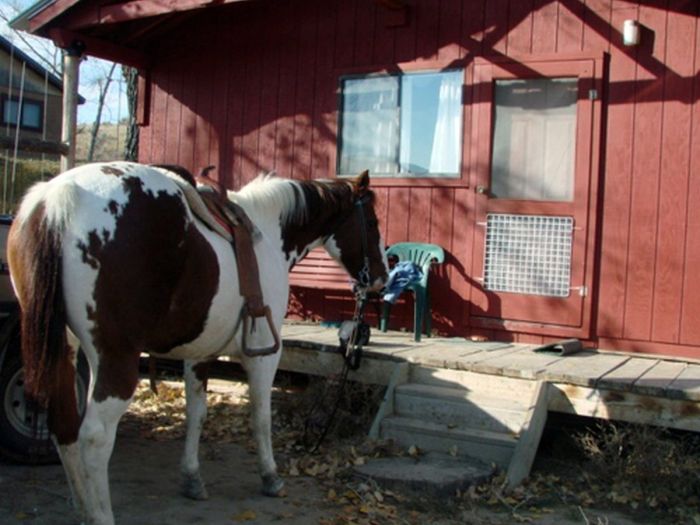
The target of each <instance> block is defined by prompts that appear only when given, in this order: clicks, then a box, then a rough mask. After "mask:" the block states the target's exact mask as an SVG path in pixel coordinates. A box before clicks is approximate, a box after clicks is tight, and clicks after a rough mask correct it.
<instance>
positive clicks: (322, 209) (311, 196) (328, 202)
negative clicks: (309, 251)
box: [282, 180, 354, 260]
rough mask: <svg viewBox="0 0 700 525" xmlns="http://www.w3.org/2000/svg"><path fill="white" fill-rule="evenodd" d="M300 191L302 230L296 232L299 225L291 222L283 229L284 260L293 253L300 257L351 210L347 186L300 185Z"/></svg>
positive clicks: (350, 197) (335, 183)
mask: <svg viewBox="0 0 700 525" xmlns="http://www.w3.org/2000/svg"><path fill="white" fill-rule="evenodd" d="M299 187H300V188H301V191H302V192H303V193H304V199H305V200H306V205H307V216H306V220H305V221H304V224H303V226H305V228H299V226H302V224H300V223H299V222H297V221H294V220H292V221H290V222H289V223H288V224H285V225H283V226H282V240H283V244H282V249H283V250H284V252H285V255H286V256H287V260H289V258H290V256H291V253H292V252H294V251H296V253H301V252H302V250H303V249H304V248H305V247H306V246H308V245H309V244H310V243H311V242H313V241H314V240H315V239H318V238H319V237H323V236H327V235H331V234H332V233H333V231H334V229H335V228H334V227H335V226H337V225H338V224H339V222H340V220H341V219H342V218H343V217H345V216H349V215H350V213H351V212H352V210H353V208H354V204H353V200H352V186H351V185H350V184H349V183H348V182H345V181H333V182H319V181H314V180H311V181H299ZM300 199H301V197H300ZM313 226H316V227H315V228H314V227H313Z"/></svg>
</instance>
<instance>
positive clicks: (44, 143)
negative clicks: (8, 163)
mask: <svg viewBox="0 0 700 525" xmlns="http://www.w3.org/2000/svg"><path fill="white" fill-rule="evenodd" d="M14 147H15V139H14V137H3V136H0V149H14ZM17 149H18V150H19V151H31V152H33V153H48V154H49V155H65V154H66V153H68V144H64V143H63V142H55V141H49V140H41V139H31V138H20V139H19V141H18V143H17Z"/></svg>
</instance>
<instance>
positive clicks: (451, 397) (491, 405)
mask: <svg viewBox="0 0 700 525" xmlns="http://www.w3.org/2000/svg"><path fill="white" fill-rule="evenodd" d="M394 395H395V398H394V413H395V415H398V416H403V417H408V418H414V419H421V420H425V421H430V422H433V423H438V424H443V425H447V426H448V427H450V428H454V427H461V428H467V427H468V428H472V429H477V430H488V431H492V432H505V433H513V434H517V433H518V432H520V429H521V428H522V425H523V423H524V421H525V416H526V411H527V409H528V406H527V404H528V403H527V402H528V400H527V399H523V398H522V397H494V396H489V395H485V394H483V393H482V392H480V391H475V390H466V389H461V388H448V387H441V386H433V385H425V384H417V383H407V384H404V385H400V386H398V387H396V390H395V394H394Z"/></svg>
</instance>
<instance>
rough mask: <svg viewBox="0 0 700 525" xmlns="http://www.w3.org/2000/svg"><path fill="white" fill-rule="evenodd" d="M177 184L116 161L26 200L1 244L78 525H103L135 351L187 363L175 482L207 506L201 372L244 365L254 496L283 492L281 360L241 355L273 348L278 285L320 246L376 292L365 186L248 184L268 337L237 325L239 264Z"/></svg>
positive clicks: (280, 302)
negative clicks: (79, 378) (84, 366)
mask: <svg viewBox="0 0 700 525" xmlns="http://www.w3.org/2000/svg"><path fill="white" fill-rule="evenodd" d="M174 172H178V173H181V174H182V171H181V170H177V169H173V170H168V169H165V168H162V167H161V168H155V167H149V166H145V165H140V164H135V163H127V162H113V163H103V164H92V165H86V166H81V167H79V168H75V169H72V170H70V171H68V172H66V173H64V174H62V175H60V176H58V177H56V178H54V179H52V180H51V181H48V182H42V183H39V184H37V185H36V186H34V187H33V188H32V189H31V190H30V191H29V192H28V194H27V195H26V196H25V198H24V200H23V202H22V205H21V207H20V210H19V213H18V215H17V218H16V220H15V222H14V224H13V226H12V230H11V232H10V237H9V240H8V258H9V263H10V271H11V276H12V281H13V284H14V287H15V291H16V293H17V296H18V298H19V302H20V306H21V309H22V355H23V359H24V373H25V388H26V391H27V394H28V396H29V397H30V398H32V399H34V400H36V401H37V402H38V404H39V406H40V407H43V408H45V409H46V410H47V412H48V425H49V428H50V430H51V432H52V434H53V435H54V437H55V441H56V443H57V445H58V449H59V452H60V456H61V460H62V462H63V465H64V468H65V471H66V474H67V477H68V481H69V484H70V486H71V489H72V493H73V497H74V502H75V503H76V505H77V507H78V509H79V511H80V512H81V513H82V514H83V516H84V518H85V519H86V520H87V522H88V523H93V524H111V523H114V518H113V515H112V508H111V502H110V492H109V481H108V462H109V458H110V456H111V453H112V448H113V445H114V439H115V432H116V428H117V424H118V422H119V419H120V418H121V416H122V414H123V413H124V412H125V410H126V409H127V407H128V405H129V403H130V401H131V399H132V396H133V393H134V390H135V388H136V384H137V381H138V367H139V356H140V354H141V353H142V352H148V353H151V354H152V355H156V356H158V357H168V358H174V359H185V360H186V363H185V385H186V396H187V437H186V442H185V453H184V456H183V459H182V464H181V470H182V473H183V475H184V491H185V494H186V495H188V496H190V497H192V498H196V499H204V498H206V490H205V488H204V484H203V482H202V480H201V478H200V474H199V460H198V443H199V435H200V432H201V428H202V422H203V419H204V417H205V415H206V392H205V388H204V386H203V379H204V378H203V377H202V374H201V373H200V372H202V370H203V369H204V368H205V367H203V366H198V365H202V364H204V363H205V362H206V361H207V360H211V359H213V358H215V357H217V356H221V355H233V354H236V355H240V359H241V362H242V363H243V366H244V368H245V369H246V371H247V374H248V380H249V383H250V399H251V402H252V416H251V418H252V419H251V425H252V430H253V433H254V436H255V441H256V444H257V452H258V461H259V468H260V474H261V477H262V482H263V492H264V493H265V494H267V495H277V494H279V492H280V491H281V489H282V486H283V483H282V480H281V479H280V477H279V476H278V474H277V469H276V465H275V461H274V457H273V451H272V443H271V436H270V425H271V422H270V398H271V387H272V382H273V379H274V375H275V371H276V369H277V365H278V362H279V358H280V352H281V351H277V352H275V353H272V354H269V355H255V354H254V352H245V353H243V352H242V349H244V348H242V347H250V348H251V349H255V348H269V347H270V345H271V344H272V343H273V339H274V338H273V336H275V335H276V334H275V332H276V333H277V334H278V333H279V331H280V329H281V325H282V321H283V318H284V315H285V312H286V308H287V301H288V294H289V278H288V272H289V270H290V268H291V267H292V266H293V265H294V263H295V262H296V261H298V260H299V259H301V258H302V257H304V255H306V253H307V252H308V251H309V250H310V249H312V248H314V247H316V246H319V245H323V246H324V247H325V248H326V249H327V251H328V252H329V254H330V255H331V256H333V257H334V258H335V259H337V260H338V261H339V262H340V263H341V264H342V265H343V266H344V268H345V269H346V270H347V271H348V274H349V275H350V276H351V277H353V278H355V279H356V280H358V281H359V286H361V287H363V288H366V289H376V288H378V287H381V285H382V284H383V283H384V281H385V279H386V256H385V254H384V249H383V243H382V239H381V237H380V233H379V230H378V226H377V218H376V215H375V212H374V206H373V204H374V199H373V194H372V192H371V190H370V189H369V176H368V175H367V173H364V174H362V175H360V176H359V177H357V178H356V179H354V180H343V179H338V180H333V181H292V180H287V179H282V178H277V177H273V176H260V177H258V178H257V179H256V180H254V181H253V182H251V183H250V184H248V185H247V186H245V187H244V188H243V189H242V190H241V191H239V192H228V194H227V195H226V197H227V198H228V199H229V200H230V201H232V202H235V203H236V204H237V205H238V206H240V208H242V209H243V210H244V211H245V214H247V216H248V217H249V218H250V220H251V221H252V223H254V225H255V227H256V228H257V230H258V233H257V238H256V241H255V243H254V253H255V258H256V259H257V265H258V269H259V274H260V290H261V292H262V300H263V301H264V304H265V305H266V306H268V307H269V310H270V315H269V318H270V326H269V328H268V329H261V326H262V327H263V328H264V325H265V324H264V323H258V324H257V329H255V326H251V324H252V323H241V322H240V319H241V316H242V312H243V311H244V298H243V297H242V296H241V292H240V291H239V270H238V268H237V264H236V254H235V253H234V250H233V249H232V246H231V243H230V242H229V241H228V240H226V239H225V238H223V237H222V236H221V235H219V234H217V233H215V232H214V231H212V228H209V227H207V226H206V225H205V224H204V223H203V222H202V221H201V220H200V219H199V218H198V217H197V216H195V215H194V214H193V213H192V210H191V208H190V205H189V204H188V200H187V198H186V197H185V193H187V191H186V188H188V187H187V186H186V183H185V184H184V185H183V181H182V180H179V179H178V176H177V174H176V173H174ZM190 189H191V188H190ZM241 272H242V273H244V272H245V269H242V270H241ZM245 331H248V332H249V333H247V334H245V335H246V338H247V339H246V340H245V341H243V340H242V337H243V336H244V334H243V332H245ZM68 343H70V344H68ZM78 345H80V347H82V350H83V351H84V353H85V355H86V357H87V360H88V363H89V365H90V370H91V381H90V388H89V392H88V403H87V407H86V412H85V415H84V417H83V419H82V421H81V419H80V417H79V414H78V409H77V402H76V395H75V363H76V352H77V350H76V349H77V348H78Z"/></svg>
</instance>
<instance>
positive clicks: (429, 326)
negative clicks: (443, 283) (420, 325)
mask: <svg viewBox="0 0 700 525" xmlns="http://www.w3.org/2000/svg"><path fill="white" fill-rule="evenodd" d="M423 312H424V315H425V335H426V336H428V337H430V334H431V332H432V330H433V312H432V310H431V308H430V291H429V290H426V291H425V304H424V305H423Z"/></svg>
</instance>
